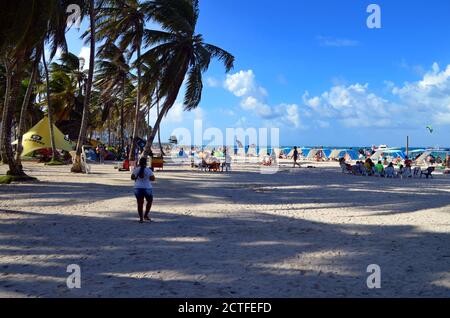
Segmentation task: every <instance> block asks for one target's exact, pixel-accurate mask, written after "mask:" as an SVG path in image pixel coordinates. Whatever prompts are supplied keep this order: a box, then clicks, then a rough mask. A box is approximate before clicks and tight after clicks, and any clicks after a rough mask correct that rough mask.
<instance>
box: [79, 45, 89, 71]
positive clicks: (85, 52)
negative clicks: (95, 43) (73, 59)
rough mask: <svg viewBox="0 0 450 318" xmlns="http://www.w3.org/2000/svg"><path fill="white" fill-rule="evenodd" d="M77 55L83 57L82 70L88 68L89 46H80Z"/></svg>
mask: <svg viewBox="0 0 450 318" xmlns="http://www.w3.org/2000/svg"><path fill="white" fill-rule="evenodd" d="M78 57H79V58H82V59H84V66H83V71H85V70H88V69H89V60H90V57H91V48H89V47H87V46H83V47H82V48H81V51H80V54H78Z"/></svg>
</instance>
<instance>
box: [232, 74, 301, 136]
mask: <svg viewBox="0 0 450 318" xmlns="http://www.w3.org/2000/svg"><path fill="white" fill-rule="evenodd" d="M224 87H225V88H226V89H227V90H228V91H230V92H231V93H232V94H233V95H235V96H236V97H240V98H241V103H240V106H241V108H242V109H243V110H244V111H247V112H252V113H254V114H255V115H257V116H258V117H259V118H261V119H263V120H265V121H267V122H270V123H271V124H275V125H278V124H279V122H280V121H281V122H282V123H283V124H289V125H294V127H300V115H299V113H298V106H297V105H286V104H280V105H276V106H271V105H269V104H268V103H267V102H266V98H267V97H268V93H267V90H266V89H265V88H264V87H262V86H260V85H258V83H257V82H256V77H255V74H254V72H253V71H252V70H248V71H239V72H237V73H235V74H230V75H228V76H227V78H226V80H225V83H224ZM244 118H245V117H244ZM242 124H243V121H242V120H239V121H238V123H237V125H238V126H242Z"/></svg>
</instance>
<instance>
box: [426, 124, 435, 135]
mask: <svg viewBox="0 0 450 318" xmlns="http://www.w3.org/2000/svg"><path fill="white" fill-rule="evenodd" d="M427 129H428V131H429V132H430V134H432V133H433V131H434V129H433V127H431V126H427Z"/></svg>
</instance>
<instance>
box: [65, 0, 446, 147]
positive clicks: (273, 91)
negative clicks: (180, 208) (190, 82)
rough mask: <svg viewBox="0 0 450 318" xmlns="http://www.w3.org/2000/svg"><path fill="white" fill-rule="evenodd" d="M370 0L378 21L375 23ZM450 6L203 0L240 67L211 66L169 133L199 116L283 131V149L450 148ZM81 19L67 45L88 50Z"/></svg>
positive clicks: (203, 30)
mask: <svg viewBox="0 0 450 318" xmlns="http://www.w3.org/2000/svg"><path fill="white" fill-rule="evenodd" d="M372 3H374V4H377V5H378V6H379V8H380V9H381V19H380V20H381V28H379V29H370V28H368V26H367V19H368V17H369V16H370V15H371V13H368V12H367V7H368V6H369V5H370V4H372ZM449 12H450V1H448V0H428V1H422V0H416V1H406V0H396V1H392V0H386V1H380V0H372V1H363V0H341V1H336V0H278V1H273V0H226V1H207V0H200V18H199V21H198V26H197V32H198V33H200V34H202V35H203V36H204V39H205V42H208V43H211V44H214V45H217V46H219V47H221V48H223V49H226V50H227V51H229V52H231V53H232V54H233V55H234V56H235V57H236V62H235V67H234V69H233V70H232V71H231V72H230V73H228V74H226V73H225V69H224V67H223V65H222V64H220V63H219V62H213V63H212V64H211V66H210V69H209V70H208V71H207V72H206V73H205V74H204V77H203V80H204V86H205V87H204V91H203V98H202V102H201V104H200V106H199V108H198V109H197V110H195V111H193V112H184V111H183V105H182V98H180V99H179V101H178V102H177V103H176V104H175V106H174V107H173V109H172V111H171V112H170V113H169V115H168V117H167V118H166V119H165V120H164V121H163V127H162V137H163V139H164V140H167V139H168V138H169V136H170V135H171V134H172V132H173V131H174V130H175V129H177V128H181V127H185V128H187V129H189V130H191V131H192V132H193V123H194V120H202V123H203V128H204V129H206V128H218V129H220V130H222V131H223V133H224V134H225V129H226V128H244V129H247V128H256V129H259V128H273V127H274V128H279V129H280V145H286V146H287V145H291V146H292V145H298V146H303V145H310V146H313V145H315V146H320V145H321V146H344V145H345V146H370V145H379V144H387V145H389V146H396V147H397V146H404V145H405V143H406V136H409V137H410V145H411V146H417V147H421V146H441V147H449V146H450V37H449V34H450V20H449V19H448V13H449ZM85 27H86V23H85V22H84V23H83V24H82V27H81V31H80V32H78V31H76V30H71V31H70V32H69V33H68V43H69V50H70V51H71V52H73V53H75V54H78V55H81V56H84V57H87V56H88V55H89V49H88V47H87V45H85V44H84V43H83V42H82V41H81V40H80V39H79V36H80V34H81V33H82V30H83V29H85ZM87 64H88V63H86V65H87ZM182 94H183V92H181V93H180V97H182ZM429 125H431V126H432V127H433V133H430V132H429V130H428V129H427V126H429Z"/></svg>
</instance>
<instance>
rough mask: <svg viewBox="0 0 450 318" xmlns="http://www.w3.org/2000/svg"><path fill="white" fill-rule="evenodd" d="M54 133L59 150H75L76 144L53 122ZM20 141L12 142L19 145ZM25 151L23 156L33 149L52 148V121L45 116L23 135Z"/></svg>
mask: <svg viewBox="0 0 450 318" xmlns="http://www.w3.org/2000/svg"><path fill="white" fill-rule="evenodd" d="M53 134H54V136H55V146H56V149H58V150H64V151H67V152H70V151H72V150H73V148H74V145H73V144H72V142H71V141H70V140H69V139H68V138H67V137H65V136H64V134H63V133H62V132H61V131H60V130H59V129H58V127H56V125H55V124H53ZM17 143H18V141H17V140H16V141H14V142H13V143H12V144H13V145H17ZM22 146H23V152H22V157H25V156H27V155H30V154H31V153H32V152H33V151H36V150H40V149H49V148H52V144H51V140H50V121H49V120H48V117H47V116H45V117H44V118H43V119H42V120H41V121H40V122H38V123H37V124H36V125H35V126H34V127H33V128H31V129H30V130H29V131H28V132H27V133H26V134H25V135H23V142H22Z"/></svg>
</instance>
